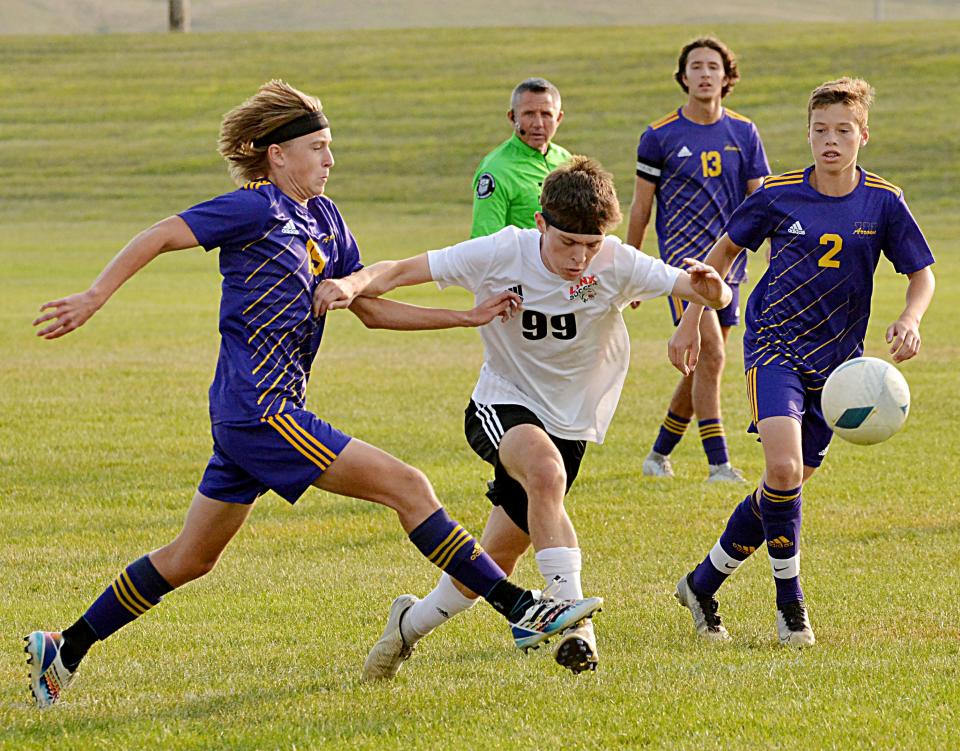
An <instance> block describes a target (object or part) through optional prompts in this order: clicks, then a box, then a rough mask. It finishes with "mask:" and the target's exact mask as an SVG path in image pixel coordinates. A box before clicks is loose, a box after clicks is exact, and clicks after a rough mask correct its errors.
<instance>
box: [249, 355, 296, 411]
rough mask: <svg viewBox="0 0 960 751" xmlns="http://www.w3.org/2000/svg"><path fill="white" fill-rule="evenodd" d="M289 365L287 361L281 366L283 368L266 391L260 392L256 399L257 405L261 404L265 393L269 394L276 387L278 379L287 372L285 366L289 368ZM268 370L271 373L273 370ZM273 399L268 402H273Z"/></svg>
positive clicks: (265, 396) (265, 395)
mask: <svg viewBox="0 0 960 751" xmlns="http://www.w3.org/2000/svg"><path fill="white" fill-rule="evenodd" d="M291 362H292V361H291ZM289 367H290V362H288V363H287V364H286V365H284V366H283V370H281V371H280V375H278V376H277V379H276V380H275V381H274V382H273V383H271V384H270V386H269V387H268V388H267V390H266V391H264V392H263V393H262V394H260V398H259V399H257V405H258V406H259V405H260V404H263V400H264V399H266V398H267V394H269V393H270V392H271V391H273V390H274V389H275V388H276V387H277V384H278V383H280V379H281V378H283V377H284V376H285V375H286V374H287V368H289ZM270 372H271V373H272V372H273V371H270ZM277 396H279V394H278V395H277ZM273 401H276V397H274V399H273ZM273 401H272V402H270V403H271V404H273Z"/></svg>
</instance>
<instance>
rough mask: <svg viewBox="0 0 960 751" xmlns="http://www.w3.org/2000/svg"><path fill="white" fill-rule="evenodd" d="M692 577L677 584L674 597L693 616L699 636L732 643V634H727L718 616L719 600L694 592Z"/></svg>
mask: <svg viewBox="0 0 960 751" xmlns="http://www.w3.org/2000/svg"><path fill="white" fill-rule="evenodd" d="M692 576H693V573H692V572H691V573H689V574H687V575H686V576H684V577H683V578H682V579H681V580H680V581H679V582H677V590H676V591H675V592H674V593H673V596H674V597H676V598H677V602H679V603H680V604H681V605H683V607H685V608H686V609H687V610H689V611H690V613H691V615H693V626H694V628H696V630H697V636H699V637H700V638H702V639H704V640H706V641H712V642H727V641H730V634H728V633H727V629H726V628H724V625H723V623H722V622H721V621H720V616H719V615H717V608H718V607H719V603H718V602H717V598H716V597H713V596H712V595H698V594H697V593H696V592H694V591H693V587H691V586H690V579H691V577H692Z"/></svg>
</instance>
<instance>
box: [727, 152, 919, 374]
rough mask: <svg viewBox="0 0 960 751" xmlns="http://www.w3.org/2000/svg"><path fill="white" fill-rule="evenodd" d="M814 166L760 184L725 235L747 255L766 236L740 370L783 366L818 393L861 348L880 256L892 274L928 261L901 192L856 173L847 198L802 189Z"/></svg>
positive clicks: (807, 184)
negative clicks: (766, 255)
mask: <svg viewBox="0 0 960 751" xmlns="http://www.w3.org/2000/svg"><path fill="white" fill-rule="evenodd" d="M812 169H813V167H807V168H806V169H804V170H796V171H794V172H787V173H785V174H783V175H777V176H775V177H771V178H768V179H767V180H766V181H765V182H764V184H763V187H762V188H761V189H760V190H758V191H756V192H755V193H753V194H752V195H751V196H749V197H748V198H747V200H746V201H744V202H743V204H741V205H740V207H739V208H738V209H737V210H736V211H735V212H734V214H733V216H732V217H731V219H730V222H729V223H728V224H727V228H726V232H727V234H728V235H729V236H730V239H731V240H732V241H733V242H734V243H736V244H737V245H739V246H741V247H745V248H750V249H753V250H756V249H758V248H759V247H760V245H761V244H762V243H763V241H764V240H765V239H766V238H770V242H771V252H770V265H769V267H768V268H767V270H766V272H765V273H764V275H763V277H762V278H761V279H760V281H759V282H757V286H756V288H755V289H754V291H753V293H752V294H751V295H750V300H749V301H748V303H747V313H746V331H745V332H744V337H743V353H744V361H745V367H746V369H748V370H749V369H750V368H751V367H754V366H757V365H768V364H783V365H787V366H789V367H792V368H794V369H796V370H798V372H800V373H801V374H802V375H803V377H804V380H805V381H806V382H807V383H809V384H811V387H813V388H819V387H821V386H822V384H823V382H824V381H825V380H826V378H827V376H828V375H830V373H831V372H832V371H833V369H834V368H836V367H837V366H838V365H839V364H840V363H842V362H844V361H845V360H848V359H849V358H851V357H857V356H858V355H860V354H861V353H862V352H863V338H864V335H865V334H866V330H867V321H868V319H869V317H870V300H871V297H872V295H873V275H874V272H875V271H876V268H877V264H878V262H879V260H880V254H881V253H883V255H885V256H886V257H887V258H888V259H889V260H890V262H891V263H893V267H894V268H895V269H896V270H897V272H899V273H901V274H910V273H912V272H914V271H919V270H920V269H923V268H926V267H927V266H930V265H931V264H932V263H933V254H932V253H931V251H930V246H929V245H927V241H926V239H925V238H924V236H923V233H922V232H921V231H920V228H919V227H918V226H917V222H916V220H915V219H914V218H913V215H912V214H911V213H910V209H908V208H907V204H906V202H905V201H904V200H903V191H901V190H900V188H898V187H896V186H895V185H892V184H891V183H889V182H887V181H886V180H884V179H883V178H882V177H879V176H877V175H874V174H872V173H870V172H866V171H865V170H863V169H860V182H859V184H858V185H857V187H856V188H855V189H854V190H853V191H852V192H851V193H849V194H847V195H845V196H841V197H833V196H825V195H823V194H822V193H818V192H817V191H816V190H814V189H813V188H812V187H811V186H810V172H811V170H812Z"/></svg>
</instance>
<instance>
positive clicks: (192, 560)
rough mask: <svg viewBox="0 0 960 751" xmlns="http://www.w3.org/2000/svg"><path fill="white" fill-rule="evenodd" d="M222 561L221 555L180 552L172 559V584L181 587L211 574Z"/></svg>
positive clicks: (189, 551) (191, 551) (170, 562)
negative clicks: (218, 562)
mask: <svg viewBox="0 0 960 751" xmlns="http://www.w3.org/2000/svg"><path fill="white" fill-rule="evenodd" d="M219 560H220V555H219V554H216V555H214V554H212V553H207V552H203V551H196V550H180V551H177V552H176V554H175V555H174V556H173V557H172V558H171V559H170V561H169V564H168V565H169V567H170V568H171V569H172V570H171V571H170V574H169V575H170V579H172V581H171V582H170V583H171V584H174V585H175V586H181V585H183V584H186V583H187V582H191V581H193V580H195V579H199V578H201V577H203V576H206V575H207V574H209V573H210V572H211V571H213V569H214V568H215V567H216V565H217V561H219Z"/></svg>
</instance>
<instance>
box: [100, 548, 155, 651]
mask: <svg viewBox="0 0 960 751" xmlns="http://www.w3.org/2000/svg"><path fill="white" fill-rule="evenodd" d="M172 589H173V587H171V586H170V585H169V584H168V583H167V580H166V579H164V578H163V577H162V576H160V572H159V571H157V569H156V568H154V566H153V564H152V563H151V562H150V557H149V556H146V555H145V556H143V557H142V558H138V559H137V560H135V561H134V562H133V563H131V564H130V565H129V566H127V567H126V568H125V569H124V570H123V571H121V572H120V576H118V577H117V578H116V579H114V580H113V583H112V584H111V585H110V586H109V587H107V588H106V589H105V590H104V591H103V594H101V595H100V596H99V597H98V598H97V600H96V602H94V603H93V605H91V606H90V607H89V608H88V609H87V612H86V613H84V614H83V619H84V620H85V621H86V622H87V623H88V624H89V625H90V628H91V629H93V632H94V633H95V634H96V635H97V639H101V640H102V639H106V638H107V637H108V636H110V634H112V633H114V632H115V631H118V630H119V629H121V628H122V627H123V626H126V625H127V624H128V623H130V621H132V620H134V619H136V618H139V617H140V616H141V615H143V614H144V613H146V612H147V611H148V610H149V609H150V608H152V607H153V606H154V605H156V604H157V603H158V602H160V599H161V598H162V597H163V596H164V595H165V594H166V593H167V592H170V591H171V590H172Z"/></svg>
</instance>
